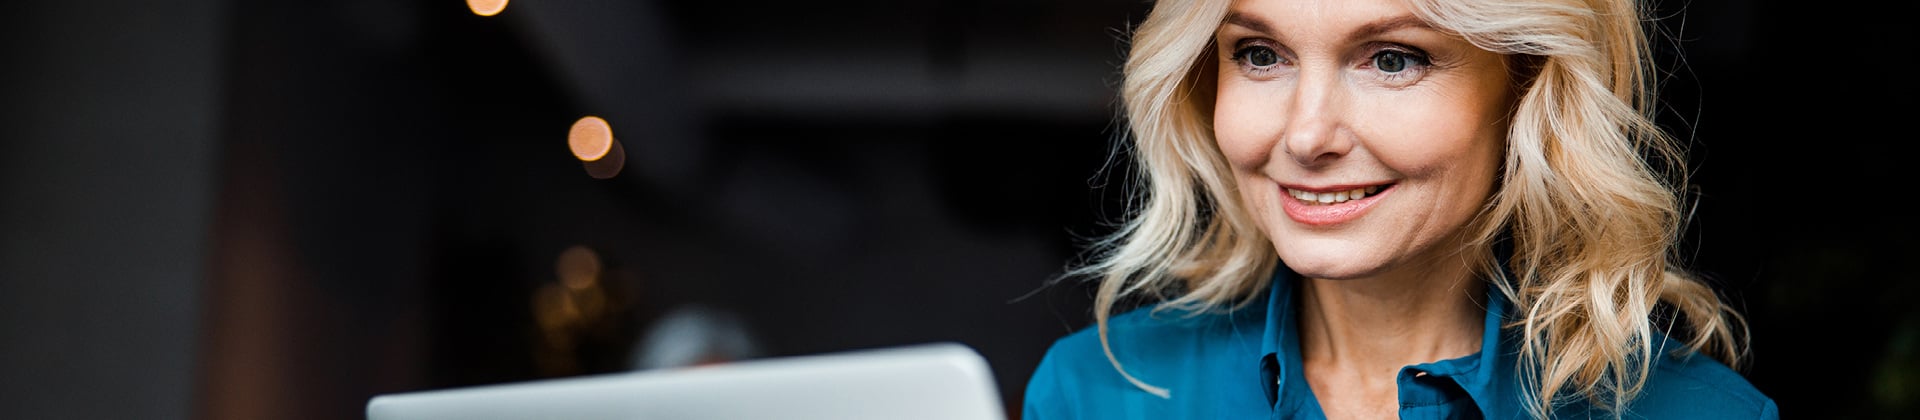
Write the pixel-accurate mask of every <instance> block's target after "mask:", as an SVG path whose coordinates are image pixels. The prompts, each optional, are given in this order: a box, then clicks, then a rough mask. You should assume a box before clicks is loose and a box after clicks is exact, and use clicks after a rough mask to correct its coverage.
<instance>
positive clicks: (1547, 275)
mask: <svg viewBox="0 0 1920 420" xmlns="http://www.w3.org/2000/svg"><path fill="white" fill-rule="evenodd" d="M1229 3H1230V2H1229V1H1227V0H1160V1H1158V3H1157V4H1155V5H1154V8H1153V10H1152V12H1151V13H1150V14H1149V15H1148V16H1147V18H1146V19H1145V20H1144V21H1143V22H1141V23H1140V24H1139V25H1138V26H1137V27H1135V28H1134V30H1133V32H1132V38H1131V45H1130V51H1129V53H1128V56H1127V60H1126V64H1125V66H1124V67H1123V69H1122V72H1123V76H1124V78H1123V83H1122V85H1121V95H1122V105H1123V106H1124V107H1125V117H1126V118H1127V122H1128V126H1129V128H1130V131H1129V134H1130V137H1131V140H1132V141H1131V142H1130V143H1127V144H1126V145H1127V146H1130V147H1131V148H1130V152H1131V153H1132V155H1133V157H1134V158H1135V159H1136V161H1137V162H1138V164H1139V165H1138V166H1137V167H1136V170H1137V171H1138V173H1136V174H1135V178H1134V179H1135V182H1136V183H1137V184H1138V185H1137V187H1138V188H1137V189H1136V190H1135V196H1134V197H1133V200H1132V201H1131V202H1130V206H1131V207H1132V210H1133V213H1132V214H1131V217H1130V218H1128V219H1127V220H1126V221H1125V223H1124V224H1122V225H1120V226H1119V228H1118V229H1117V230H1116V231H1115V232H1113V233H1112V234H1111V235H1109V236H1106V237H1104V238H1102V239H1101V240H1099V241H1098V242H1096V243H1094V244H1093V245H1094V246H1093V247H1092V249H1093V250H1095V251H1097V257H1096V258H1095V259H1093V260H1092V261H1091V262H1090V263H1088V264H1086V265H1083V266H1080V267H1078V268H1076V269H1075V270H1073V271H1071V272H1069V275H1073V276H1084V277H1094V278H1098V279H1099V281H1100V283H1099V286H1098V288H1097V289H1096V292H1095V293H1096V294H1095V298H1094V306H1095V308H1094V309H1095V310H1094V317H1095V322H1096V324H1097V326H1098V329H1099V335H1100V340H1101V346H1102V348H1103V349H1104V350H1105V352H1106V355H1107V358H1108V360H1109V361H1111V362H1112V363H1113V365H1114V369H1116V370H1118V371H1119V372H1120V374H1121V375H1122V376H1124V377H1125V378H1126V379H1127V380H1128V381H1131V382H1132V383H1133V384H1134V385H1135V386H1137V387H1139V388H1141V389H1143V390H1146V391H1148V392H1151V393H1154V394H1156V395H1160V396H1162V397H1165V396H1168V395H1169V391H1168V390H1167V389H1165V388H1160V387H1156V386H1153V385H1151V384H1148V383H1145V382H1143V381H1141V380H1139V379H1137V378H1135V377H1133V376H1132V375H1131V374H1128V373H1127V372H1126V370H1125V368H1124V367H1123V366H1121V364H1120V362H1119V360H1118V359H1117V358H1116V357H1114V354H1113V348H1112V346H1111V344H1110V343H1109V342H1108V339H1107V321H1108V318H1109V316H1110V315H1111V313H1112V312H1113V311H1114V308H1115V305H1116V304H1117V303H1118V302H1119V301H1121V300H1123V299H1130V298H1138V299H1143V300H1147V301H1151V302H1157V304H1156V305H1155V310H1167V309H1178V310H1183V311H1187V312H1189V313H1196V314H1197V313H1201V312H1205V311H1216V310H1231V309H1234V308H1238V307H1240V306H1242V305H1244V304H1246V303H1248V302H1251V301H1253V299H1254V298H1255V297H1256V296H1257V294H1258V293H1259V292H1260V291H1261V290H1263V289H1264V288H1265V287H1266V286H1267V284H1266V283H1267V282H1268V279H1269V278H1270V276H1271V274H1272V272H1273V270H1275V269H1276V268H1277V267H1276V264H1278V258H1277V256H1276V255H1275V254H1274V251H1273V247H1272V243H1271V242H1270V241H1269V240H1268V239H1267V238H1266V237H1265V236H1264V234H1263V233H1261V232H1260V230H1259V229H1257V228H1256V227H1255V225H1254V223H1253V222H1252V218H1251V216H1250V215H1248V214H1246V212H1245V210H1244V208H1243V207H1242V206H1241V203H1240V198H1239V197H1238V195H1237V194H1235V192H1234V191H1235V186H1234V180H1233V178H1232V176H1231V171H1230V170H1229V168H1228V167H1227V163H1226V162H1225V160H1224V159H1223V158H1222V156H1221V154H1220V151H1219V150H1218V149H1217V146H1216V144H1215V142H1214V139H1213V133H1212V128H1211V121H1212V112H1213V110H1212V107H1213V94H1214V92H1213V89H1214V87H1213V78H1214V77H1215V76H1214V74H1213V71H1214V67H1213V64H1212V63H1214V62H1215V61H1214V58H1215V57H1214V56H1213V54H1215V52H1214V51H1213V49H1212V42H1213V36H1214V31H1215V30H1216V29H1217V27H1218V26H1219V25H1220V23H1221V22H1222V20H1223V19H1224V18H1225V16H1226V14H1227V12H1228V7H1229ZM1409 3H1410V4H1411V6H1412V7H1411V8H1412V9H1413V11H1414V13H1416V14H1417V15H1418V16H1419V17H1420V18H1422V19H1424V20H1426V21H1427V22H1429V23H1431V24H1433V25H1434V26H1435V27H1438V28H1442V29H1443V30H1446V31H1450V32H1453V33H1455V34H1456V35H1459V36H1462V37H1464V38H1465V39H1466V40H1468V41H1469V42H1472V43H1473V44H1474V45H1476V46H1479V47H1480V48H1483V49H1486V50H1489V51H1493V52H1497V53H1501V54H1505V55H1507V56H1508V57H1509V60H1510V63H1511V64H1512V66H1511V67H1513V68H1514V71H1515V75H1516V80H1517V82H1518V83H1520V85H1519V86H1517V87H1516V88H1517V89H1519V92H1520V93H1521V94H1520V96H1519V100H1518V102H1517V103H1516V104H1515V105H1514V113H1513V116H1512V119H1511V127H1510V130H1509V132H1508V136H1507V139H1508V148H1507V151H1506V159H1505V162H1504V163H1503V168H1502V170H1503V172H1502V176H1501V178H1500V185H1498V186H1497V191H1496V193H1495V194H1494V196H1493V197H1492V199H1491V200H1490V202H1489V203H1487V205H1486V207H1485V208H1484V209H1483V210H1482V212H1481V213H1480V214H1479V215H1478V216H1477V217H1476V218H1475V221H1474V222H1472V223H1471V225H1470V226H1467V229H1470V230H1469V232H1472V233H1474V234H1475V235H1477V236H1476V240H1475V241H1473V242H1471V243H1474V244H1476V245H1475V246H1477V247H1479V249H1474V250H1469V251H1470V252H1476V253H1477V254H1475V255H1485V256H1487V257H1486V258H1483V259H1482V260H1483V261H1484V264H1482V266H1480V267H1475V268H1476V270H1477V274H1479V275H1481V276H1483V277H1485V278H1488V279H1489V280H1490V283H1491V284H1492V285H1493V287H1498V288H1500V290H1501V291H1503V292H1505V295H1506V296H1507V298H1508V299H1509V300H1510V301H1511V303H1513V307H1514V308H1516V309H1515V312H1514V313H1513V314H1514V315H1517V317H1515V318H1517V319H1513V320H1511V322H1510V323H1508V325H1506V328H1510V329H1513V330H1515V331H1516V332H1517V333H1518V334H1520V336H1521V337H1522V340H1521V345H1520V351H1521V357H1520V358H1521V363H1522V366H1520V370H1519V371H1520V372H1523V373H1522V374H1523V375H1524V376H1525V377H1524V378H1523V380H1524V381H1525V384H1526V386H1525V388H1527V391H1526V392H1527V395H1528V403H1527V407H1528V409H1529V412H1530V413H1532V414H1534V415H1535V416H1539V417H1545V416H1546V414H1547V413H1548V412H1550V411H1551V409H1552V407H1555V406H1557V405H1559V404H1563V403H1566V402H1570V401H1572V400H1575V399H1579V398H1584V399H1586V400H1588V401H1589V402H1591V403H1593V404H1594V405H1595V406H1596V407H1599V408H1602V409H1605V410H1608V411H1612V412H1615V413H1618V411H1619V409H1620V408H1622V407H1624V406H1625V405H1626V404H1627V402H1629V401H1631V400H1632V399H1633V398H1634V397H1635V396H1636V395H1637V394H1638V393H1639V392H1640V390H1641V389H1642V388H1643V387H1644V385H1645V384H1646V378H1647V376H1648V373H1649V369H1650V368H1651V364H1650V363H1647V362H1646V361H1648V360H1652V358H1653V357H1655V356H1656V353H1657V352H1661V351H1663V349H1656V348H1655V345H1656V343H1655V341H1656V340H1655V339H1654V338H1655V337H1656V333H1655V328H1656V327H1657V328H1660V329H1662V330H1663V332H1666V333H1670V334H1675V336H1676V337H1680V338H1681V341H1683V342H1684V343H1685V347H1686V348H1685V349H1684V350H1688V351H1697V352H1701V353H1704V354H1708V355H1710V356H1712V357H1714V358H1715V359H1717V360H1719V361H1721V362H1723V363H1726V364H1728V365H1730V366H1737V365H1738V364H1739V362H1740V359H1741V358H1742V357H1743V356H1744V355H1745V352H1746V346H1747V344H1746V341H1745V340H1746V338H1745V337H1746V327H1745V323H1744V321H1743V320H1742V318H1741V317H1740V316H1739V314H1738V313H1737V312H1735V311H1733V310H1732V308H1731V307H1729V306H1728V305H1727V304H1726V303H1725V302H1723V301H1722V300H1721V299H1720V297H1719V295H1718V294H1717V293H1716V292H1715V291H1714V290H1713V289H1712V288H1711V287H1709V286H1708V285H1706V284H1705V283H1704V282H1703V281H1702V280H1701V279H1699V278H1698V277H1695V276H1694V275H1692V274H1690V273H1689V272H1687V271H1686V270H1685V269H1684V268H1683V267H1681V265H1680V263H1679V262H1678V260H1677V256H1676V248H1677V244H1678V243H1679V240H1680V238H1679V235H1680V232H1681V231H1682V223H1683V222H1684V221H1685V220H1684V219H1685V218H1686V214H1685V213H1684V212H1683V209H1684V208H1685V206H1686V203H1685V201H1686V200H1685V198H1684V197H1683V196H1682V194H1681V193H1680V191H1681V190H1682V188H1683V187H1684V186H1685V185H1687V181H1686V160H1685V156H1684V155H1685V150H1684V149H1682V148H1681V147H1680V145H1679V144H1677V142H1676V141H1674V139H1673V138H1672V137H1670V136H1669V135H1667V134H1666V133H1665V132H1664V131H1663V130H1662V129H1661V128H1660V127H1658V126H1657V125H1656V124H1655V123H1654V122H1653V117H1652V113H1653V109H1654V107H1653V100H1654V97H1655V92H1654V88H1655V86H1654V84H1653V83H1652V82H1651V78H1652V76H1653V74H1652V71H1653V69H1652V65H1651V54H1652V53H1651V47H1650V45H1649V44H1650V43H1649V42H1648V37H1647V36H1646V32H1645V31H1646V30H1645V29H1644V28H1643V27H1642V24H1643V23H1644V22H1643V20H1642V19H1643V17H1644V16H1645V14H1644V13H1646V11H1645V10H1643V9H1642V7H1645V6H1644V5H1641V4H1639V3H1637V2H1635V1H1634V0H1585V1H1583V0H1544V1H1543V0H1410V1H1409ZM1503 240H1506V241H1511V245H1512V247H1513V252H1512V255H1511V257H1510V259H1508V260H1505V261H1500V260H1496V259H1495V258H1494V257H1493V255H1495V254H1494V253H1492V252H1489V251H1488V250H1489V249H1491V247H1492V246H1494V244H1495V243H1497V242H1499V241H1503ZM1503 265H1504V267H1503ZM1502 268H1505V269H1506V270H1502ZM1505 272H1511V273H1512V274H1513V275H1512V277H1511V278H1508V277H1507V276H1505V275H1504V274H1503V273H1505ZM1676 330H1677V331H1676Z"/></svg>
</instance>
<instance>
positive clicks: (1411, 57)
mask: <svg viewBox="0 0 1920 420" xmlns="http://www.w3.org/2000/svg"><path fill="white" fill-rule="evenodd" d="M1372 64H1373V68H1375V69H1379V70H1380V71H1381V72H1383V73H1389V74H1392V73H1400V72H1403V71H1406V70H1407V69H1408V68H1410V67H1416V66H1424V65H1427V64H1428V63H1427V58H1426V57H1422V56H1419V55H1415V54H1411V53H1408V52H1405V51H1396V50H1384V51H1380V52H1378V53H1374V54H1373V63H1372Z"/></svg>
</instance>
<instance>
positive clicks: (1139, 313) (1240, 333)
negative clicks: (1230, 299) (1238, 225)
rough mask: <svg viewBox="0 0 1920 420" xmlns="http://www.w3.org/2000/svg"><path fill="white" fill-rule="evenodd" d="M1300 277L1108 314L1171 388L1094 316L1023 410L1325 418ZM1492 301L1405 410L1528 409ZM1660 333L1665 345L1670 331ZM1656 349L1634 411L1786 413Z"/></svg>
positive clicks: (1056, 414) (1746, 387)
mask: <svg viewBox="0 0 1920 420" xmlns="http://www.w3.org/2000/svg"><path fill="white" fill-rule="evenodd" d="M1293 276H1294V274H1292V273H1291V272H1289V270H1286V269H1281V270H1279V273H1277V274H1276V275H1275V276H1274V278H1273V281H1272V282H1270V283H1269V284H1270V285H1272V286H1269V287H1268V292H1267V293H1264V295H1266V298H1265V299H1263V300H1262V301H1259V302H1254V303H1251V304H1248V305H1247V306H1244V307H1242V308H1241V309H1239V310H1235V311H1230V312H1220V313H1207V314H1202V315H1198V316H1193V317H1186V316H1182V314H1179V313H1175V312H1177V311H1166V312H1162V313H1160V314H1154V313H1151V311H1150V309H1148V308H1142V309H1137V310H1133V311H1129V312H1126V313H1122V314H1119V315H1115V316H1114V317H1113V318H1112V319H1111V320H1110V321H1109V323H1108V338H1109V340H1110V341H1111V342H1112V345H1113V353H1114V356H1115V357H1116V358H1117V359H1119V361H1120V363H1121V365H1122V366H1124V367H1125V368H1126V369H1127V372H1128V373H1130V374H1132V375H1133V376H1134V377H1136V378H1139V379H1140V380H1142V381H1145V382H1146V383H1148V384H1152V385H1155V386H1160V387H1165V388H1168V389H1169V390H1171V395H1170V396H1169V397H1168V398H1161V397H1160V396H1157V395H1153V394H1150V393H1147V392H1146V391H1144V390H1141V389H1139V388H1137V387H1134V386H1133V384H1131V383H1129V382H1127V380H1126V379H1125V378H1123V377H1121V376H1120V374H1119V373H1118V372H1116V371H1114V367H1113V364H1112V362H1110V361H1108V360H1107V357H1106V354H1105V353H1104V352H1102V351H1101V349H1100V337H1099V336H1098V335H1097V334H1098V333H1097V332H1095V330H1094V329H1093V328H1092V327H1088V328H1084V329H1082V330H1080V331H1078V332H1075V333H1073V334H1071V335H1068V336H1067V337H1065V338H1061V339H1059V340H1058V341H1055V342H1054V344H1053V346H1052V347H1051V348H1049V349H1048V350H1047V354H1046V357H1045V358H1043V359H1042V360H1041V362H1040V366H1039V367H1038V368H1037V369H1036V370H1035V371H1034V373H1033V376H1032V377H1031V378H1030V379H1029V380H1028V384H1027V389H1026V397H1025V399H1024V403H1023V405H1024V410H1023V417H1022V420H1055V419H1099V420H1109V419H1209V420H1212V419H1321V418H1325V417H1326V416H1325V414H1323V413H1322V412H1321V410H1320V403H1319V401H1317V400H1316V399H1315V398H1314V396H1313V390H1312V389H1310V388H1309V386H1308V384H1307V380H1306V376H1305V374H1304V373H1303V372H1302V368H1301V363H1300V338H1299V335H1298V333H1297V331H1296V330H1297V328H1295V325H1297V324H1296V323H1295V321H1294V314H1295V310H1294V298H1293V289H1294V285H1295V283H1296V281H1295V280H1294V279H1293ZM1489 289H1494V288H1489ZM1486 303H1488V304H1487V305H1485V306H1486V308H1487V315H1486V329H1485V331H1486V332H1485V334H1484V336H1483V337H1482V338H1481V345H1480V351H1479V352H1477V353H1474V354H1471V355H1467V356H1465V357H1461V358H1457V359H1450V360H1441V361H1436V362H1431V363H1422V364H1417V365H1412V366H1407V367H1404V368H1401V369H1400V373H1399V377H1398V384H1399V386H1398V389H1399V393H1400V418H1402V419H1481V418H1493V419H1515V418H1527V417H1528V416H1527V412H1526V408H1525V406H1524V401H1526V400H1524V399H1523V396H1522V395H1521V392H1522V387H1521V383H1520V376H1519V375H1518V374H1517V373H1516V369H1517V368H1518V364H1517V361H1518V359H1517V358H1516V353H1517V349H1518V342H1517V337H1516V336H1515V334H1513V333H1512V332H1511V331H1505V330H1503V329H1501V328H1500V325H1501V322H1502V320H1503V319H1505V315H1506V313H1507V306H1508V304H1507V303H1506V299H1505V298H1504V297H1502V296H1501V295H1500V293H1499V291H1497V290H1493V291H1490V292H1489V296H1488V299H1487V300H1486ZM1655 344H1656V345H1666V344H1667V343H1666V339H1665V337H1657V339H1656V343H1655ZM1673 345H1674V346H1678V343H1674V344H1673ZM1669 348H1671V347H1669ZM1656 349H1658V348H1656ZM1658 353H1660V354H1669V353H1670V352H1658ZM1657 359H1658V360H1657V361H1656V362H1655V363H1654V366H1653V369H1652V373H1651V374H1650V375H1649V377H1648V378H1647V384H1646V387H1645V388H1644V391H1642V392H1641V393H1640V396H1639V397H1638V398H1636V399H1635V400H1633V401H1632V402H1631V403H1629V404H1628V406H1627V408H1626V410H1624V411H1623V414H1624V415H1625V417H1626V418H1652V419H1777V418H1779V412H1778V410H1777V408H1776V407H1775V406H1774V404H1773V400H1772V399H1771V398H1768V397H1767V396H1766V395H1764V394H1761V393H1760V391H1759V390H1757V389H1754V387H1753V385H1751V384H1749V383H1748V382H1747V380H1746V379H1745V378H1744V377H1742V376H1741V375H1740V374H1739V373H1737V372H1734V371H1733V370H1732V369H1728V368H1727V366H1726V365H1723V364H1721V363H1720V362H1718V361H1715V360H1713V358H1710V357H1705V356H1701V355H1697V354H1692V353H1681V354H1672V355H1668V356H1661V357H1658V358H1657ZM1554 417H1556V418H1608V417H1611V416H1609V415H1606V413H1604V412H1600V411H1598V410H1596V409H1594V408H1593V407H1590V406H1588V405H1587V404H1585V403H1584V402H1575V403H1570V404H1566V405H1564V406H1560V407H1556V408H1555V410H1554Z"/></svg>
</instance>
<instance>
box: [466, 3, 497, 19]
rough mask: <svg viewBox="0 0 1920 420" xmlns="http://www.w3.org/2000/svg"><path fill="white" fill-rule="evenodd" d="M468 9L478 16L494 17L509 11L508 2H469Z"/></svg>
mask: <svg viewBox="0 0 1920 420" xmlns="http://www.w3.org/2000/svg"><path fill="white" fill-rule="evenodd" d="M467 8H468V9H473V14H476V15H480V16H493V15H497V14H500V11H501V10H506V9H507V0H467Z"/></svg>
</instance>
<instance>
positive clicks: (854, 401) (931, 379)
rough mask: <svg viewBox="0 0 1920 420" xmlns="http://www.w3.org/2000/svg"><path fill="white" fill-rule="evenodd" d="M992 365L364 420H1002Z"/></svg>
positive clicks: (821, 357)
mask: <svg viewBox="0 0 1920 420" xmlns="http://www.w3.org/2000/svg"><path fill="white" fill-rule="evenodd" d="M1006 417H1007V408H1006V406H1004V405H1002V403H1001V400H1000V394H999V391H998V390H997V389H996V386H995V384H994V381H993V374H992V371H991V370H988V366H987V362H986V359H985V358H983V357H981V356H980V354H979V353H978V352H975V351H974V350H973V349H972V348H970V347H967V346H966V345H963V344H958V343H932V344H920V345H912V346H902V347H891V348H881V349H870V350H855V351H846V352H840V353H828V354H818V355H807V356H789V357H779V358H764V359H752V360H746V361H737V362H731V363H724V364H717V365H705V366H695V367H681V368H669V369H659V370H643V371H635V372H629V373H613V374H599V375H590V376H577V377H569V378H560V379H546V380H537V381H528V382H519V383H507V384H496V385H484V386H475V387H466V388H451V389H441V390H427V391H414V392H405V393H395V394H385V395H379V396H375V397H373V398H372V399H371V400H369V401H368V402H367V419H368V420H440V419H448V420H452V419H459V420H531V419H561V420H596V419H607V420H614V419H619V420H654V419H661V420H667V419H671V420H709V419H729V420H734V419H794V420H802V419H823V420H824V419H835V420H859V419H875V420H878V419H928V420H1005V419H1006Z"/></svg>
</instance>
